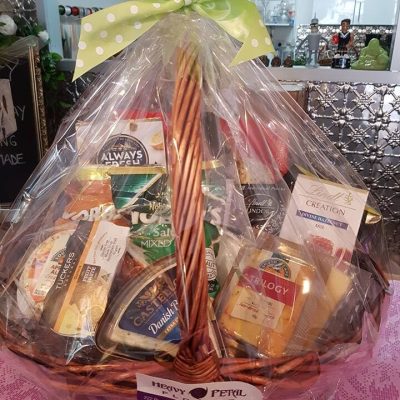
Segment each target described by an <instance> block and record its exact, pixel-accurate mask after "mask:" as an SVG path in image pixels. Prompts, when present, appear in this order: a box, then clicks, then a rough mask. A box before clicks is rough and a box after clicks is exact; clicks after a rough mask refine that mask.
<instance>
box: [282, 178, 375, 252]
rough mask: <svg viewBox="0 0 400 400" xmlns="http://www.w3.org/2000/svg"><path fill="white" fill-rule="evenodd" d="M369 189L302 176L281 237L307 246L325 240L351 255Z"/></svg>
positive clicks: (296, 186)
mask: <svg viewBox="0 0 400 400" xmlns="http://www.w3.org/2000/svg"><path fill="white" fill-rule="evenodd" d="M368 195H369V192H368V191H366V190H361V189H356V188H353V187H351V186H347V185H340V184H336V183H333V182H329V181H325V180H322V179H317V178H314V177H309V176H305V175H299V177H298V178H297V181H296V184H295V187H294V189H293V194H292V198H291V200H290V204H289V207H288V210H287V213H286V218H285V221H284V222H283V225H282V229H281V233H280V237H281V238H282V239H286V240H289V241H291V242H294V243H298V244H301V245H303V244H304V243H306V242H308V241H309V240H313V238H317V240H318V238H321V239H325V243H328V242H329V245H330V246H331V251H332V252H333V254H334V251H337V250H339V249H340V250H346V251H349V252H350V254H351V253H352V252H353V248H354V245H355V242H356V238H357V234H358V230H359V229H360V224H361V219H362V216H363V213H364V208H365V204H366V202H367V198H368Z"/></svg>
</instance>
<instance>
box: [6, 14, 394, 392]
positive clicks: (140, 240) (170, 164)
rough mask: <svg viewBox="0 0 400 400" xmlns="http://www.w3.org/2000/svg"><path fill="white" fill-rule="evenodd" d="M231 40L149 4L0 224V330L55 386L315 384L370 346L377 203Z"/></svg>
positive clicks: (381, 269) (382, 267) (382, 262)
mask: <svg viewBox="0 0 400 400" xmlns="http://www.w3.org/2000/svg"><path fill="white" fill-rule="evenodd" d="M237 49H238V46H237V44H236V43H235V42H233V40H232V39H231V38H230V37H229V36H228V35H227V34H226V33H224V32H223V31H222V30H221V29H220V28H219V27H218V26H217V25H216V24H215V23H214V22H212V21H209V20H205V19H203V18H201V17H199V16H198V15H196V14H191V15H183V14H182V15H180V14H174V15H170V16H167V17H165V18H163V19H162V20H161V21H160V22H159V23H158V24H157V25H156V26H154V27H153V28H152V29H150V30H149V31H148V32H147V33H145V34H144V35H143V36H142V37H141V38H140V39H139V40H138V41H137V42H135V43H134V44H133V45H131V46H130V47H129V48H127V50H125V51H124V52H123V53H122V54H121V55H120V56H119V57H118V58H117V59H115V60H113V61H112V62H111V63H110V66H109V67H108V69H107V71H106V72H105V73H104V75H102V76H100V77H99V78H98V79H97V80H96V81H95V82H94V83H93V84H92V86H91V87H90V88H89V89H88V91H87V92H86V93H85V94H84V95H83V97H82V99H81V100H80V102H79V104H77V105H76V107H75V109H74V110H73V111H72V112H71V113H70V115H69V116H68V117H67V118H66V119H65V120H64V122H63V124H62V126H61V127H60V130H59V132H58V135H57V138H56V140H55V143H54V144H53V146H52V147H51V149H50V151H49V152H48V154H47V156H46V157H45V159H44V160H43V161H42V162H41V164H40V165H39V167H38V168H37V170H36V171H35V173H34V174H33V176H32V177H31V178H30V180H29V181H28V182H27V184H26V186H25V188H24V190H23V191H22V193H21V194H20V196H19V198H18V199H17V201H16V203H15V206H14V209H17V210H18V211H17V212H15V213H11V214H10V215H9V216H8V218H7V220H6V223H5V224H6V225H3V229H4V228H6V227H8V230H7V232H6V233H5V235H4V237H3V239H2V242H1V253H0V263H1V270H0V278H1V280H2V290H1V296H0V310H1V320H0V322H1V323H0V326H1V334H2V337H3V339H4V340H3V345H4V347H8V348H9V349H10V350H11V351H12V352H14V353H15V354H16V355H17V356H20V357H24V360H22V359H21V360H20V361H21V365H24V364H25V365H26V368H31V367H32V365H34V364H35V365H36V367H37V366H38V365H40V366H41V367H40V371H41V373H40V375H39V376H40V378H38V379H39V382H38V383H39V384H42V385H44V386H45V387H46V389H47V390H48V391H49V395H50V397H51V398H54V399H56V398H63V399H64V398H78V396H79V395H87V396H89V397H90V396H98V395H101V396H109V398H114V397H113V396H115V397H118V398H120V397H121V398H124V397H128V398H135V396H136V395H138V398H139V397H140V396H139V394H137V393H138V392H137V390H138V389H139V391H141V390H143V389H141V388H138V387H137V382H138V380H140V379H143V377H141V376H140V375H137V374H145V375H150V376H153V377H157V379H161V378H163V379H164V378H167V379H172V380H173V381H175V382H186V383H193V384H198V385H199V384H200V383H201V384H203V383H204V384H205V383H206V382H210V381H219V382H220V381H222V380H224V381H226V383H219V384H220V385H223V387H224V388H225V387H231V388H233V389H232V390H234V389H235V388H237V387H238V386H237V385H238V384H237V382H238V381H240V382H243V383H247V384H250V385H252V386H254V387H255V388H256V389H254V390H256V391H257V390H259V392H257V393H259V394H260V396H261V397H264V398H279V399H289V398H293V397H296V396H300V395H304V396H306V395H310V396H316V395H318V394H322V393H323V394H325V395H327V396H328V395H330V394H332V393H333V391H334V389H335V386H336V384H337V382H338V380H339V379H340V376H341V375H340V374H341V373H344V372H345V370H346V368H347V367H351V368H355V365H357V362H362V361H363V360H364V359H366V357H368V354H369V352H370V351H371V350H372V347H373V343H374V341H375V340H376V337H377V335H378V334H379V331H380V327H381V325H382V324H383V323H384V311H385V309H386V305H387V299H388V298H389V294H390V288H389V283H388V280H387V277H388V274H389V271H388V269H387V268H388V265H389V263H388V254H387V250H386V246H385V239H384V233H383V228H382V217H381V214H380V213H379V211H378V208H377V206H376V203H375V201H374V199H373V198H372V196H370V195H369V193H368V191H367V189H366V188H365V186H364V184H363V182H362V180H361V178H360V177H359V176H358V175H357V174H356V173H355V172H354V171H353V170H352V168H351V166H350V165H349V164H348V162H347V161H346V160H345V159H344V158H343V157H342V156H341V155H340V153H339V152H338V150H337V149H335V147H334V146H333V145H332V144H331V142H330V141H329V139H328V138H326V137H325V136H324V134H323V133H322V132H321V131H320V130H319V129H318V128H317V127H316V126H315V125H314V124H313V123H312V121H311V120H310V119H309V118H308V116H307V115H306V114H305V113H304V112H303V111H302V110H301V109H300V107H299V106H297V105H296V104H295V103H294V101H293V100H291V99H290V97H289V96H288V95H287V94H286V93H285V92H284V90H283V88H282V87H281V86H280V85H279V83H278V82H277V81H275V80H274V78H273V77H272V76H271V75H270V73H269V72H268V70H266V69H265V68H263V66H262V64H261V63H260V62H247V63H244V64H241V65H239V66H236V67H229V62H230V60H231V59H233V57H234V55H235V54H236V52H237ZM7 224H8V225H7ZM28 359H30V360H28ZM43 376H45V377H46V378H43ZM215 385H217V384H215ZM229 385H231V386H229ZM235 385H236V386H235ZM160 387H161V386H160ZM221 387H222V386H221ZM192 389H193V390H194V388H192ZM196 390H197V389H196ZM196 390H195V391H192V392H191V393H193V395H194V396H200V397H195V398H201V396H202V395H203V394H204V393H203V392H204V390H206V389H202V390H200V389H199V390H197V391H196ZM227 390H228V389H227ZM238 390H239V389H238ZM240 390H242V389H240ZM215 393H216V392H215ZM261 397H260V398H261ZM107 398H108V397H107ZM203 398H207V397H204V396H203ZM248 398H249V399H250V398H251V399H253V398H255V397H248Z"/></svg>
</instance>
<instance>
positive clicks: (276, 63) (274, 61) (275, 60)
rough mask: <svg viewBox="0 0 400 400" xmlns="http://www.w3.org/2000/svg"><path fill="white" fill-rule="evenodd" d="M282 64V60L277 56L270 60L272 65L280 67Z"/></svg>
mask: <svg viewBox="0 0 400 400" xmlns="http://www.w3.org/2000/svg"><path fill="white" fill-rule="evenodd" d="M281 65H282V61H281V59H280V58H279V57H278V56H275V57H274V58H273V59H272V61H271V66H272V67H280V66H281Z"/></svg>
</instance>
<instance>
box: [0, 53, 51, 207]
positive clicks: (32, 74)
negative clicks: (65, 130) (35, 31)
mask: <svg viewBox="0 0 400 400" xmlns="http://www.w3.org/2000/svg"><path fill="white" fill-rule="evenodd" d="M38 62H39V57H38V54H37V49H36V48H34V47H31V48H29V49H28V51H27V57H24V58H18V59H16V60H14V62H12V63H9V64H7V65H0V182H1V184H0V204H1V205H3V206H4V204H9V203H12V202H13V201H14V199H15V198H16V196H17V195H18V193H19V192H20V190H21V189H22V187H23V186H24V183H25V182H26V180H27V179H28V178H29V176H30V175H31V174H32V172H33V170H34V169H35V167H36V165H37V164H38V163H39V161H40V158H41V157H42V156H43V155H44V151H45V148H46V147H47V134H46V127H45V122H44V121H45V119H44V117H43V113H44V110H43V106H42V107H41V106H40V104H43V101H39V100H40V99H42V98H43V93H42V88H41V79H40V70H39V69H38Z"/></svg>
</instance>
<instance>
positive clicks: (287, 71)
mask: <svg viewBox="0 0 400 400" xmlns="http://www.w3.org/2000/svg"><path fill="white" fill-rule="evenodd" d="M268 70H269V71H270V72H271V73H272V75H274V77H275V78H276V79H278V80H279V81H302V82H304V81H310V82H357V83H370V84H374V83H376V84H397V85H398V84H400V72H394V71H360V70H354V69H346V70H341V69H333V68H330V67H319V68H306V67H294V68H283V67H279V68H278V67H277V68H271V67H270V68H268Z"/></svg>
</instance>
